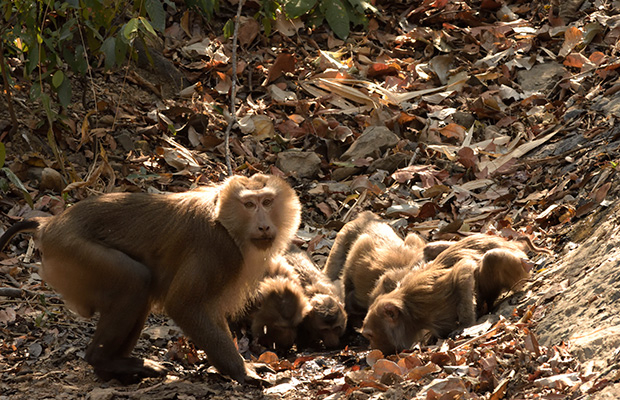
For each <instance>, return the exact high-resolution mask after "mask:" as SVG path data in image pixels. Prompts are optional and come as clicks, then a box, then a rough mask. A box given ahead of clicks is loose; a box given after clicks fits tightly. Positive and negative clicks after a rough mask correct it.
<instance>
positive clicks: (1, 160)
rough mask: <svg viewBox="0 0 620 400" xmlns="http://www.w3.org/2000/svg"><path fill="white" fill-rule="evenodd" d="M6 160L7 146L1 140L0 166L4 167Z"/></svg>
mask: <svg viewBox="0 0 620 400" xmlns="http://www.w3.org/2000/svg"><path fill="white" fill-rule="evenodd" d="M4 160H6V147H4V143H2V142H0V168H2V167H4Z"/></svg>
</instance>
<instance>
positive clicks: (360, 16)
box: [283, 0, 377, 39]
mask: <svg viewBox="0 0 620 400" xmlns="http://www.w3.org/2000/svg"><path fill="white" fill-rule="evenodd" d="M283 6H284V10H285V12H286V14H287V15H288V16H289V17H290V18H299V17H302V16H304V15H307V16H308V17H309V19H310V20H311V21H312V24H313V25H315V26H316V25H320V24H321V23H323V20H326V21H327V23H328V24H329V27H330V28H331V29H332V30H333V31H334V33H335V34H336V35H337V36H338V37H339V38H341V39H345V38H346V37H347V36H349V29H350V26H351V25H354V26H355V25H364V26H365V25H366V22H367V20H366V13H367V12H372V13H376V12H377V9H376V8H375V7H374V6H373V5H372V4H370V3H369V2H367V1H365V0H290V1H285V2H284V3H283Z"/></svg>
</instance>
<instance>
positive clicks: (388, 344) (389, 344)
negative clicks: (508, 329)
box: [362, 235, 529, 352]
mask: <svg viewBox="0 0 620 400" xmlns="http://www.w3.org/2000/svg"><path fill="white" fill-rule="evenodd" d="M522 245H523V244H522V243H519V242H509V241H506V240H504V239H501V238H498V237H495V236H490V235H474V236H471V237H468V238H467V239H463V240H461V241H459V242H456V243H454V244H452V245H450V246H448V248H447V249H446V250H445V251H443V252H441V253H440V254H439V255H438V256H437V258H436V259H435V260H434V261H432V262H430V263H428V264H427V265H426V266H424V267H422V268H420V269H418V270H413V271H409V272H408V273H407V274H406V276H405V277H404V278H401V281H400V283H399V284H398V285H396V288H395V289H393V290H392V291H391V292H387V293H384V294H379V295H378V296H377V297H376V299H375V301H374V302H373V304H372V305H371V307H370V309H369V311H368V314H367V316H366V319H365V320H364V325H363V328H362V333H363V335H364V336H366V337H367V338H368V339H369V340H370V342H371V346H372V347H373V348H378V349H381V350H382V351H384V352H385V351H387V352H393V351H398V350H402V349H404V348H407V347H409V346H411V344H412V343H414V342H415V341H418V340H420V339H421V337H422V335H423V333H424V332H425V331H426V330H428V331H430V332H431V334H433V335H434V336H436V337H445V335H447V334H449V333H450V332H451V331H453V330H455V329H459V328H463V327H466V326H468V325H469V324H472V323H473V322H474V321H475V315H476V313H475V312H474V310H476V311H477V313H478V315H480V314H482V313H484V312H487V311H490V310H491V309H492V307H493V306H494V303H495V301H496V300H497V298H498V297H499V295H500V294H501V293H502V292H503V291H506V290H511V289H516V286H517V285H518V284H519V283H520V282H522V281H523V280H524V279H526V278H527V277H528V276H529V271H528V270H527V268H526V265H525V260H526V254H525V253H524V251H523V247H522ZM386 291H387V290H386ZM476 306H477V309H476V308H475V307H476Z"/></svg>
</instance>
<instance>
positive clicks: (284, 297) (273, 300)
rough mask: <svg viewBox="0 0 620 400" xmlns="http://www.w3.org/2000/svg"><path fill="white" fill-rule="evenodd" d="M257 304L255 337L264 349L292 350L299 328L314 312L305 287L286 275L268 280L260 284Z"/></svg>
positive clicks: (253, 326)
mask: <svg viewBox="0 0 620 400" xmlns="http://www.w3.org/2000/svg"><path fill="white" fill-rule="evenodd" d="M254 302H255V306H254V308H255V309H254V311H253V312H251V317H250V318H251V321H252V322H251V329H252V336H253V337H255V338H257V339H258V342H259V343H260V344H262V345H263V346H265V347H268V348H271V349H274V350H288V349H290V348H291V347H292V346H293V344H294V343H295V340H296V339H297V328H298V326H299V325H300V324H301V322H302V321H303V319H304V318H305V317H306V315H307V314H308V312H310V309H311V306H310V302H309V301H308V299H307V298H306V296H305V294H304V293H303V290H302V288H301V287H300V286H299V285H298V283H297V282H296V281H295V280H294V279H291V278H290V277H287V276H282V275H280V276H275V277H267V278H265V279H263V281H262V282H261V283H260V285H259V289H258V295H257V296H256V299H255V300H254Z"/></svg>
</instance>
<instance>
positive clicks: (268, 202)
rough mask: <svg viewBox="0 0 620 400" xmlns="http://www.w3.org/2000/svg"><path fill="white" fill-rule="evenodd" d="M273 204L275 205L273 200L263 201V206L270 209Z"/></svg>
mask: <svg viewBox="0 0 620 400" xmlns="http://www.w3.org/2000/svg"><path fill="white" fill-rule="evenodd" d="M272 204H273V199H265V200H263V206H264V207H269V206H270V205H272Z"/></svg>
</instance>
